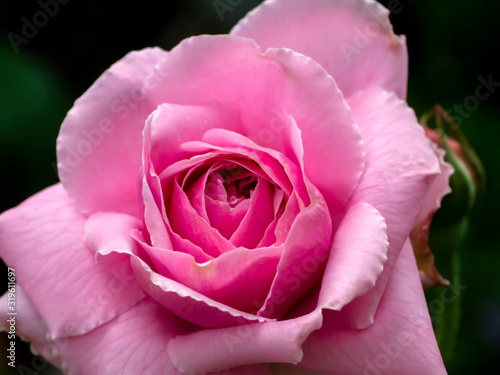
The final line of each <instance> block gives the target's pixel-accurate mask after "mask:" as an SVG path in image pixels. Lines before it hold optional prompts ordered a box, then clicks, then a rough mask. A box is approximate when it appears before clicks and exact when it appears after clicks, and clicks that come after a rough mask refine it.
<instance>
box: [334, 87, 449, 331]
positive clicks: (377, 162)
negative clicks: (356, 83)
mask: <svg viewBox="0 0 500 375" xmlns="http://www.w3.org/2000/svg"><path fill="white" fill-rule="evenodd" d="M348 103H349V106H350V107H351V109H352V113H353V116H354V119H355V121H356V123H357V124H359V126H360V129H361V133H362V135H363V142H364V143H365V150H366V161H367V165H369V168H367V169H366V170H365V173H364V174H363V176H362V178H361V181H360V183H359V185H358V187H357V189H356V191H355V193H354V195H353V197H352V204H355V203H357V202H366V203H368V204H370V205H372V206H373V207H374V208H375V209H377V211H379V212H380V213H381V214H382V216H383V217H384V219H385V221H386V223H387V235H388V238H389V251H388V255H387V256H388V260H387V262H386V263H385V266H384V271H383V272H382V274H381V275H380V277H379V278H378V279H377V284H376V286H375V288H373V289H372V290H371V291H370V292H369V293H367V294H365V295H364V296H362V297H360V298H357V299H356V300H355V301H353V302H352V303H351V304H349V305H348V306H346V308H345V309H344V310H343V312H344V313H347V314H348V315H349V316H350V319H351V320H352V324H353V325H354V326H355V327H357V328H365V327H367V326H368V325H370V324H371V323H372V322H373V316H374V314H375V311H376V309H377V306H378V303H379V301H380V298H381V296H382V294H383V292H384V289H385V287H386V285H387V283H388V281H389V279H390V275H391V273H392V269H393V268H394V264H395V262H396V259H397V257H398V254H399V252H400V251H401V248H402V247H403V244H404V242H405V241H406V239H407V238H408V236H409V234H410V231H411V229H412V228H413V226H414V224H415V219H416V217H417V214H418V212H419V211H420V206H421V202H423V200H424V198H425V196H426V194H427V191H428V189H429V187H430V185H431V183H432V181H433V180H434V177H435V176H436V175H437V174H438V173H439V172H440V170H439V163H438V160H437V158H436V156H435V155H434V152H433V151H432V149H431V147H430V145H429V141H428V139H427V138H426V137H425V134H424V131H423V129H422V127H421V126H420V125H419V124H418V122H417V119H416V117H415V114H414V113H413V111H412V110H411V109H410V108H409V107H408V106H407V104H406V103H405V102H404V101H402V100H400V99H398V98H397V97H396V95H395V94H394V93H389V92H386V91H384V90H382V89H379V88H374V89H369V90H366V91H359V92H358V93H356V95H354V96H353V97H351V98H349V99H348Z"/></svg>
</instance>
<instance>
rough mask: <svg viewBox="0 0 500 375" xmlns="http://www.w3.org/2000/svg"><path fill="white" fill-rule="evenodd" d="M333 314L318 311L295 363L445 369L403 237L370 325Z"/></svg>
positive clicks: (340, 371)
mask: <svg viewBox="0 0 500 375" xmlns="http://www.w3.org/2000/svg"><path fill="white" fill-rule="evenodd" d="M337 319H338V315H337V314H336V313H335V312H326V313H324V323H323V327H322V328H321V329H320V330H318V331H316V332H314V333H313V334H312V335H311V336H310V337H309V339H308V340H307V341H306V342H305V344H304V345H303V348H304V359H303V361H302V362H301V363H300V365H299V366H300V367H304V368H309V369H313V370H317V371H321V372H325V373H327V374H336V375H351V374H362V373H363V374H391V375H422V374H426V375H427V374H429V375H445V374H446V370H445V368H444V365H443V361H442V359H441V355H440V353H439V349H438V347H437V344H436V338H435V336H434V331H433V329H432V324H431V321H430V318H429V312H428V310H427V304H426V301H425V297H424V293H423V290H422V286H421V284H420V278H419V276H418V270H417V267H416V264H415V258H414V256H413V250H412V248H411V245H410V243H409V242H408V241H407V242H406V244H405V246H404V247H403V250H402V251H401V254H400V256H399V258H398V261H397V263H396V265H395V267H394V271H393V272H392V276H391V280H390V283H389V284H388V285H387V288H386V290H385V293H384V296H383V297H382V300H381V302H380V305H379V308H378V310H377V314H376V315H375V322H374V323H373V325H371V326H370V327H369V328H366V329H362V330H353V329H352V328H350V327H348V326H345V325H343V324H339V323H338V321H337ZM174 363H175V361H174Z"/></svg>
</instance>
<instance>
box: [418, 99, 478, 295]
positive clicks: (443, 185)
mask: <svg viewBox="0 0 500 375" xmlns="http://www.w3.org/2000/svg"><path fill="white" fill-rule="evenodd" d="M431 116H435V121H436V129H430V128H429V127H428V126H427V120H428V119H430V116H425V117H426V118H425V119H424V121H423V126H424V129H425V134H426V136H427V138H428V139H430V140H431V141H432V144H433V147H434V149H435V152H436V155H437V156H438V158H439V159H440V165H441V174H440V175H439V176H437V177H436V179H435V181H434V183H433V186H432V188H431V191H430V192H429V202H426V203H427V205H426V204H424V207H423V208H422V212H421V213H420V215H419V217H418V218H417V221H416V225H415V227H414V228H413V230H412V232H411V235H410V239H411V242H412V245H413V249H414V252H415V257H416V259H417V264H418V268H419V270H420V274H421V279H422V285H423V286H424V288H425V289H430V288H433V287H436V286H440V285H448V284H449V282H448V280H447V279H451V278H452V277H453V276H454V275H453V271H452V263H453V257H454V255H455V253H456V252H458V248H459V246H460V242H461V240H462V239H463V236H464V234H465V232H466V230H467V225H468V218H469V214H470V211H471V209H472V207H473V206H474V204H475V203H476V202H477V201H478V198H479V197H480V196H481V194H482V192H483V190H484V184H485V174H484V169H483V166H482V164H481V162H480V160H479V158H478V156H477V154H476V153H475V151H474V150H473V148H472V147H471V146H470V144H469V142H468V141H467V139H466V138H465V136H464V135H463V133H462V132H461V130H460V129H459V127H458V126H457V125H456V124H455V123H454V121H453V119H452V118H451V116H450V115H449V114H448V113H447V112H446V111H444V110H443V109H442V108H441V107H440V106H436V107H435V108H434V109H433V110H432V112H431ZM442 120H444V122H445V123H446V124H447V125H448V127H449V129H450V131H451V133H452V134H453V136H448V135H446V133H445V131H444V129H443V124H442ZM447 186H449V188H447ZM450 188H451V190H450ZM450 191H451V194H449V195H447V194H448V193H449V192H450ZM445 195H447V196H446V197H445ZM443 198H444V199H443ZM441 201H442V202H441ZM431 224H432V234H433V235H432V236H431V238H430V245H429V231H430V229H431ZM431 248H432V251H433V252H434V253H433V252H431ZM435 258H436V259H435ZM435 263H436V264H437V267H436V265H435ZM438 270H439V272H438Z"/></svg>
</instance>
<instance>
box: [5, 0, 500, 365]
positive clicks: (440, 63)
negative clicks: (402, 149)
mask: <svg viewBox="0 0 500 375" xmlns="http://www.w3.org/2000/svg"><path fill="white" fill-rule="evenodd" d="M259 2H260V1H258V0H253V1H252V0H245V1H243V2H242V3H241V4H240V5H238V6H235V7H234V9H233V10H232V11H230V12H226V13H224V15H223V16H224V19H223V20H221V19H220V17H219V15H218V14H217V12H216V11H215V9H214V7H213V2H212V1H211V0H188V1H180V0H170V1H164V2H153V1H142V2H140V3H137V2H130V3H127V2H123V1H117V0H109V1H106V2H99V1H97V0H87V1H71V2H68V4H66V5H60V6H59V9H58V11H57V14H55V15H54V16H51V17H50V19H49V20H48V22H47V24H46V25H45V26H43V27H41V28H40V29H39V30H38V33H37V35H35V36H34V37H33V38H30V39H29V40H28V42H27V43H26V44H20V45H19V52H18V53H15V52H14V50H13V48H12V46H11V44H10V42H9V40H8V38H7V34H8V33H9V32H14V33H16V34H20V32H21V27H22V21H21V18H22V17H28V18H30V17H32V15H33V14H34V13H35V12H37V11H39V10H40V9H39V7H40V5H39V4H38V2H36V1H28V0H16V1H3V2H2V3H1V4H0V159H1V164H0V165H1V184H0V189H1V193H2V194H1V197H2V198H1V200H0V211H3V210H5V209H8V208H10V207H13V206H15V205H17V204H18V203H20V202H21V201H22V200H24V199H25V198H27V197H28V196H30V195H32V194H33V193H35V192H37V191H39V190H41V189H43V188H44V187H46V186H48V185H50V184H52V183H55V182H56V181H57V175H56V173H55V171H54V162H55V139H56V136H57V132H58V128H59V126H60V123H61V122H62V120H63V118H64V116H65V114H66V112H67V111H68V110H69V109H70V107H71V105H72V103H73V101H74V100H75V99H76V98H77V97H78V96H80V95H81V94H82V93H83V92H84V91H85V90H86V89H87V88H88V87H89V86H90V85H91V84H92V82H93V81H94V80H95V79H96V78H97V77H98V76H99V75H100V74H101V73H102V72H103V71H104V70H105V69H106V68H108V67H109V66H110V65H111V64H112V63H113V62H115V61H116V60H118V59H119V58H121V57H122V56H123V55H125V54H126V53H127V52H128V51H130V50H132V49H140V48H143V47H146V46H152V45H159V46H161V47H163V48H165V49H171V48H172V47H173V46H175V45H176V44H177V43H178V42H179V41H180V40H182V39H183V38H185V37H188V36H191V35H197V34H202V33H209V34H214V33H226V32H228V31H229V30H230V28H231V27H232V26H233V25H234V24H235V23H236V21H237V20H238V19H240V18H241V17H242V16H243V15H244V14H245V13H246V12H247V11H248V10H250V9H252V8H253V7H254V6H255V5H256V4H258V3H259ZM382 3H384V4H386V5H387V6H388V7H389V8H391V9H394V10H396V11H394V12H393V14H392V16H391V19H392V21H393V24H394V28H395V30H396V32H397V33H399V34H405V35H406V36H407V41H408V48H409V54H410V75H409V93H408V101H409V103H410V105H411V106H412V107H413V108H414V109H415V111H416V112H417V114H418V115H420V114H422V113H424V112H425V111H427V110H428V109H429V108H431V107H432V106H433V105H434V104H435V103H440V104H441V105H442V106H443V107H444V108H445V109H447V110H449V109H450V108H453V106H454V105H455V104H458V105H463V103H464V100H466V98H467V97H469V96H471V95H472V96H474V95H475V89H476V87H477V85H478V84H479V81H478V77H479V76H482V77H484V78H487V77H488V75H489V74H492V75H493V80H495V81H500V71H499V70H498V67H499V66H500V64H499V61H498V57H497V51H498V47H499V45H498V39H499V38H498V37H499V32H498V29H497V27H496V24H497V18H498V14H500V2H496V1H494V0H476V1H470V0H469V1H462V0H440V1H439V2H437V1H433V0H413V1H412V0H399V1H397V0H386V1H382ZM391 4H392V5H391ZM499 91H500V90H499ZM499 104H500V92H493V93H492V94H491V96H490V97H489V98H488V99H487V100H482V101H480V102H479V106H478V107H477V109H475V110H474V111H470V112H467V113H466V114H465V115H466V116H462V117H463V118H462V121H461V126H462V130H463V131H464V133H465V134H466V136H467V138H468V139H469V141H470V142H471V144H472V145H473V147H474V148H475V149H476V151H477V153H478V154H479V157H480V158H481V160H482V161H483V163H484V166H485V169H486V172H487V175H488V186H487V191H486V195H485V197H484V200H483V204H482V205H481V206H480V207H477V208H476V209H475V210H474V212H473V215H472V218H471V226H470V229H469V233H468V235H467V238H466V241H465V244H464V245H463V249H462V254H463V255H462V257H463V270H462V283H463V284H464V285H466V286H467V289H466V290H465V291H463V295H462V296H461V298H462V306H463V312H462V326H461V330H460V332H459V335H458V344H457V347H456V353H455V357H454V361H453V362H452V363H451V364H450V365H449V373H450V374H451V375H455V374H457V375H459V374H485V375H487V374H494V373H497V372H496V370H492V369H495V368H496V367H497V357H498V355H497V354H498V353H499V352H500V293H499V291H500V273H499V272H498V269H499V265H500V251H499V249H500V246H499V245H500V239H499V236H498V229H497V217H498V213H499V212H500V200H499V199H498V197H497V192H498V191H500V175H499V173H498V170H499V166H498V161H499V147H498V144H497V143H498V140H499V139H500V127H499V126H498V122H499V118H500V111H499V108H500V107H499ZM90 183H92V182H90ZM4 279H5V280H6V278H4ZM1 280H3V279H0V285H1ZM5 284H6V283H5ZM1 288H2V290H1V291H3V290H5V288H6V285H5V287H4V286H2V287H1ZM3 339H4V336H2V340H0V341H1V342H2V345H0V348H1V349H2V350H3V341H4V340H3ZM17 345H18V363H25V364H26V365H27V366H30V363H31V358H30V357H29V351H28V349H27V345H21V343H20V342H19V341H18V344H17ZM3 361H5V358H4V356H2V357H0V373H5V374H11V373H12V374H14V372H8V371H9V370H10V369H9V368H6V366H5V365H4V362H3ZM49 371H50V370H49V369H48V367H46V368H43V369H42V368H40V369H39V370H37V372H36V373H37V374H46V375H47V374H49V373H50V372H49Z"/></svg>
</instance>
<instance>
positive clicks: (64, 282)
mask: <svg viewBox="0 0 500 375" xmlns="http://www.w3.org/2000/svg"><path fill="white" fill-rule="evenodd" d="M85 220H86V218H85V216H83V215H82V214H80V213H79V212H77V211H76V210H75V208H74V206H73V205H72V203H71V202H70V200H69V198H68V196H67V195H66V192H65V191H64V189H63V187H62V186H61V185H60V184H58V185H55V186H52V187H50V188H47V189H45V190H44V191H42V192H40V193H38V194H36V195H35V196H33V197H31V198H30V199H28V200H27V201H25V202H24V203H22V204H21V205H19V206H18V207H16V208H13V209H11V210H9V211H6V212H4V213H3V214H2V215H0V238H1V239H2V241H1V243H0V256H1V257H2V259H4V261H5V262H6V263H7V264H8V265H9V267H12V268H14V269H15V270H16V278H17V280H18V283H19V285H20V286H21V287H22V288H23V289H24V291H25V292H26V295H27V297H28V298H29V299H30V300H31V302H32V303H33V305H34V306H35V308H36V309H37V311H38V312H39V313H40V316H41V317H42V318H43V320H44V321H45V323H46V324H47V327H48V329H49V332H50V334H51V335H52V336H53V337H61V336H65V335H78V334H84V333H86V332H88V331H90V330H92V329H93V328H95V327H97V326H100V325H101V324H103V323H106V322H108V321H109V320H111V319H113V318H114V317H115V316H117V315H119V314H121V313H123V312H124V311H126V310H127V309H129V308H130V307H131V306H133V305H134V304H136V303H137V302H138V301H140V300H141V299H143V298H144V296H145V295H144V292H143V291H142V290H141V288H140V287H139V286H138V285H137V283H136V282H135V278H134V276H133V274H132V270H131V269H130V264H129V261H128V259H127V257H123V256H120V255H118V254H115V255H113V256H112V257H110V258H109V259H106V260H103V262H101V263H100V264H96V262H95V259H94V254H93V253H92V252H91V251H90V250H89V249H88V248H87V247H86V246H85V243H84V240H83V237H84V224H85ZM101 232H102V228H101ZM61 306H64V308H62V307H61Z"/></svg>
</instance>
